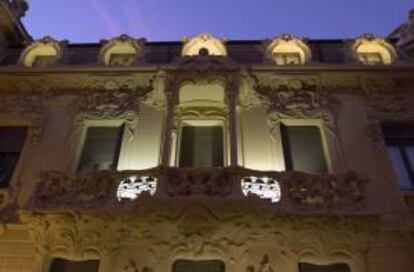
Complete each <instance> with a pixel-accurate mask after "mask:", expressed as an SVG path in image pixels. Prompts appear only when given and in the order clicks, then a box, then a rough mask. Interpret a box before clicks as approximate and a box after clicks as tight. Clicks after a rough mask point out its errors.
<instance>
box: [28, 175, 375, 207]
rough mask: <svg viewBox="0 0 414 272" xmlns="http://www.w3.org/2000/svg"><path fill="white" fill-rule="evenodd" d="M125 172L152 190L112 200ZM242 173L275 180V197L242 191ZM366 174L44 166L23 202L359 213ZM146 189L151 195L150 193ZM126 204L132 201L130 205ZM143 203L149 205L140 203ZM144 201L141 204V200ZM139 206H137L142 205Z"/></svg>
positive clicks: (91, 205)
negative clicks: (147, 180) (212, 204)
mask: <svg viewBox="0 0 414 272" xmlns="http://www.w3.org/2000/svg"><path fill="white" fill-rule="evenodd" d="M131 176H136V177H151V179H152V180H157V188H156V191H154V192H153V194H151V192H146V193H145V192H142V193H141V194H140V195H137V197H135V198H130V199H129V200H128V199H125V200H123V201H121V202H119V201H118V194H117V193H118V189H119V185H120V184H122V182H123V181H124V180H126V179H128V178H129V177H131ZM245 177H267V178H268V179H271V180H276V181H278V184H279V187H280V188H279V194H280V196H279V201H278V202H276V203H272V202H271V200H270V199H268V198H263V199H262V198H261V197H260V196H257V195H255V194H248V195H247V196H245V195H244V194H243V191H242V188H244V187H242V185H243V182H244V181H245ZM367 182H368V180H367V179H366V178H365V177H363V176H361V175H359V174H357V173H353V172H347V173H343V174H336V175H316V174H307V173H301V172H261V171H253V170H248V169H244V168H234V167H227V168H224V169H215V168H213V169H209V168H195V169H193V168H161V167H159V168H154V169H149V170H141V171H122V172H112V171H98V172H91V173H80V174H74V173H73V174H72V173H62V172H46V173H44V174H43V175H42V176H41V179H40V183H39V184H38V186H37V188H36V190H35V192H34V194H33V196H32V198H31V200H30V202H29V203H28V207H30V209H31V210H34V211H62V210H63V211H66V210H72V211H79V212H81V211H96V212H97V211H111V212H117V211H124V210H134V209H135V208H136V207H135V206H134V205H139V206H141V204H140V203H146V202H148V201H149V202H151V201H155V202H157V201H161V202H163V201H164V200H168V201H169V200H172V199H174V200H176V201H178V202H179V199H183V200H185V199H199V200H200V201H202V202H203V201H205V200H207V201H210V200H211V199H213V198H214V199H217V200H216V201H217V202H220V201H225V200H226V199H233V200H237V201H238V202H240V203H246V204H247V203H250V204H253V203H256V204H257V205H259V206H262V205H264V206H269V205H270V206H271V207H272V209H274V210H275V211H278V212H280V213H282V214H284V213H305V214H325V213H332V212H334V213H336V214H341V213H344V214H355V213H356V214H359V213H361V212H364V211H366V208H367V207H366V197H367V196H366V192H365V187H366V183H367ZM151 195H152V196H151ZM131 205H132V206H131ZM146 205H150V204H149V203H146ZM144 206H145V205H144ZM144 206H142V208H143V207H144Z"/></svg>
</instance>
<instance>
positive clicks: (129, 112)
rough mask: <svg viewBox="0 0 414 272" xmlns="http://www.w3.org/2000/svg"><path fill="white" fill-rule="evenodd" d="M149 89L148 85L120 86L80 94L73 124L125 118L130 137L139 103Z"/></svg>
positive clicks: (130, 136) (129, 136) (132, 134)
mask: <svg viewBox="0 0 414 272" xmlns="http://www.w3.org/2000/svg"><path fill="white" fill-rule="evenodd" d="M150 91H151V88H150V87H147V88H140V87H137V88H135V89H133V90H130V89H129V88H127V87H121V88H120V89H114V90H109V91H102V92H93V93H90V94H88V95H85V96H82V97H81V98H80V100H79V101H78V102H77V104H78V109H77V112H78V113H77V114H76V117H75V124H76V125H81V126H82V125H83V124H84V122H85V120H113V119H117V120H119V119H121V120H125V128H126V130H125V131H126V133H127V137H128V138H129V139H132V138H133V136H134V126H135V122H136V120H137V117H138V111H139V106H140V103H141V102H142V100H143V99H145V96H146V95H147V94H148V93H149V92H150Z"/></svg>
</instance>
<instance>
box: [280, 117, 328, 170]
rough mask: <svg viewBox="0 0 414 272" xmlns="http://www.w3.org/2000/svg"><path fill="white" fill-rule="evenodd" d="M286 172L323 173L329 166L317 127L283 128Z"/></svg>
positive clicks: (283, 126)
mask: <svg viewBox="0 0 414 272" xmlns="http://www.w3.org/2000/svg"><path fill="white" fill-rule="evenodd" d="M281 134H282V143H283V151H284V157H285V163H286V170H289V171H304V172H313V173H323V172H326V171H327V165H326V160H325V155H324V150H323V145H322V139H321V133H320V130H319V128H318V127H316V126H285V125H282V126H281Z"/></svg>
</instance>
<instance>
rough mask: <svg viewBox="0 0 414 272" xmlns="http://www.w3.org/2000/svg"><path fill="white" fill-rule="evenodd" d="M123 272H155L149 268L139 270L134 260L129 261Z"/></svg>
mask: <svg viewBox="0 0 414 272" xmlns="http://www.w3.org/2000/svg"><path fill="white" fill-rule="evenodd" d="M122 272H153V270H152V269H151V268H149V267H146V266H145V267H143V268H142V270H139V269H138V268H137V265H136V264H135V262H134V261H133V260H129V262H128V264H127V265H125V266H124V269H123V270H122Z"/></svg>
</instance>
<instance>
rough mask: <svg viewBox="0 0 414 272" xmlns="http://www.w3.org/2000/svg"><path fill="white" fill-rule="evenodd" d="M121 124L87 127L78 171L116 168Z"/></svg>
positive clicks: (121, 129)
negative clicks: (117, 125)
mask: <svg viewBox="0 0 414 272" xmlns="http://www.w3.org/2000/svg"><path fill="white" fill-rule="evenodd" d="M122 133H123V126H120V127H89V128H88V130H87V133H86V139H85V143H84V145H83V150H82V155H81V158H80V162H79V167H78V170H79V171H85V170H86V171H95V170H111V169H116V167H117V164H118V156H119V151H120V148H121V142H122Z"/></svg>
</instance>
